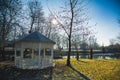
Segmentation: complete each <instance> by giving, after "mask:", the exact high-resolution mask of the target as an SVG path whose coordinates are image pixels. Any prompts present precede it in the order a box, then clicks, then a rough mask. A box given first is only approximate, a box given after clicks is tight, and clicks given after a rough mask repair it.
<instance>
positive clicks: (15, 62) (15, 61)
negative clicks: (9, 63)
mask: <svg viewBox="0 0 120 80" xmlns="http://www.w3.org/2000/svg"><path fill="white" fill-rule="evenodd" d="M14 51H15V55H14V61H15V66H16V48H14Z"/></svg>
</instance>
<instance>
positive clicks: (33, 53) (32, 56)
mask: <svg viewBox="0 0 120 80" xmlns="http://www.w3.org/2000/svg"><path fill="white" fill-rule="evenodd" d="M33 58H34V49H33V48H32V59H33Z"/></svg>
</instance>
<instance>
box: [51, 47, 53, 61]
mask: <svg viewBox="0 0 120 80" xmlns="http://www.w3.org/2000/svg"><path fill="white" fill-rule="evenodd" d="M51 60H52V61H53V48H52V49H51Z"/></svg>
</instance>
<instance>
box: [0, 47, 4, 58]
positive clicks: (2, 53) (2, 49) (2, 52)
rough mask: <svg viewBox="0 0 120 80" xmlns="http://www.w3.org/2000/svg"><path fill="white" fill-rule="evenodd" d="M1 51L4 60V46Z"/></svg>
mask: <svg viewBox="0 0 120 80" xmlns="http://www.w3.org/2000/svg"><path fill="white" fill-rule="evenodd" d="M1 52H2V60H5V48H4V47H2V50H1Z"/></svg>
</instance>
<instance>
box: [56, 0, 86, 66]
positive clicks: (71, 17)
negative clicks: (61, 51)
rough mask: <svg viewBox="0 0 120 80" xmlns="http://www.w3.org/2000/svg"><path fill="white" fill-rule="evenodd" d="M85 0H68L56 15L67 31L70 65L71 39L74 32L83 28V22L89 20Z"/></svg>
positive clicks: (61, 25) (68, 60)
mask: <svg viewBox="0 0 120 80" xmlns="http://www.w3.org/2000/svg"><path fill="white" fill-rule="evenodd" d="M84 10H85V2H84V0H67V1H66V2H65V5H64V6H62V7H61V11H60V12H59V15H55V17H56V20H57V22H58V24H59V26H60V27H62V29H63V31H64V32H65V33H66V36H67V38H68V43H69V51H68V55H67V66H70V65H71V64H70V55H71V40H72V35H73V33H74V32H77V31H79V30H81V26H82V25H81V24H83V23H84V22H85V21H86V20H87V16H86V15H85V12H84Z"/></svg>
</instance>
